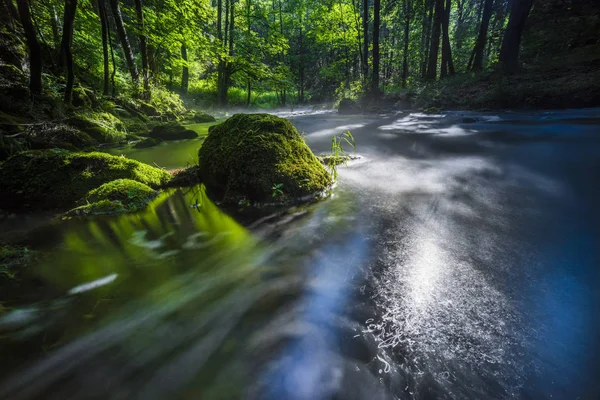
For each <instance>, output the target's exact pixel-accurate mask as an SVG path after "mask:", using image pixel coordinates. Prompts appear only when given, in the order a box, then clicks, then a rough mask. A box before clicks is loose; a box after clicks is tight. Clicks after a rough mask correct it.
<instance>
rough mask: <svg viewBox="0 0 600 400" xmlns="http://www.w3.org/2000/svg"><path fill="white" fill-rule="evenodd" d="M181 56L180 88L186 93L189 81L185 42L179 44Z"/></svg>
mask: <svg viewBox="0 0 600 400" xmlns="http://www.w3.org/2000/svg"><path fill="white" fill-rule="evenodd" d="M181 58H182V59H183V69H182V71H181V90H182V91H183V93H185V94H187V92H188V85H189V81H190V70H189V68H188V55H187V47H186V45H185V42H183V43H182V44H181Z"/></svg>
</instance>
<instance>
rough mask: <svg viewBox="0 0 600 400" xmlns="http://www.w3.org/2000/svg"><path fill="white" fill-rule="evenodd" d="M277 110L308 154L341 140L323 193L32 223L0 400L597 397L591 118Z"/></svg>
mask: <svg viewBox="0 0 600 400" xmlns="http://www.w3.org/2000/svg"><path fill="white" fill-rule="evenodd" d="M287 116H288V117H290V118H291V120H292V121H293V123H294V124H295V125H296V126H297V127H298V129H299V130H300V131H302V132H303V133H304V135H305V138H306V140H307V142H308V143H309V145H310V146H311V148H313V150H314V151H315V152H317V153H318V152H325V151H327V149H328V146H329V144H330V141H331V136H332V135H334V134H337V133H341V132H343V131H345V130H350V131H351V132H352V133H353V135H354V136H355V138H356V142H357V146H358V152H359V153H360V155H361V156H362V158H361V159H360V160H357V161H354V162H351V163H350V164H349V166H348V167H342V168H340V169H339V174H340V176H339V184H338V185H337V187H336V189H335V190H334V193H333V196H332V197H331V198H329V199H326V200H324V201H322V202H319V203H317V204H313V205H309V206H305V207H302V208H297V209H292V210H288V211H287V212H286V213H283V214H282V215H275V216H272V217H271V218H269V217H267V218H262V219H259V220H257V216H256V215H245V214H241V215H240V214H237V213H235V212H233V214H234V215H235V217H236V218H237V221H238V222H236V220H234V219H233V218H231V217H230V216H228V215H227V214H225V213H224V212H222V211H221V210H219V209H218V208H217V207H216V206H214V205H213V204H212V203H211V202H210V200H208V199H207V198H206V196H205V195H204V193H203V191H202V189H201V188H194V189H190V190H187V191H184V190H176V191H173V192H170V193H168V194H165V195H163V196H162V197H161V198H159V199H157V200H156V201H155V202H154V203H153V205H152V206H151V207H150V208H149V209H148V210H146V211H144V212H141V213H139V214H135V215H125V216H115V217H105V218H96V219H92V220H76V219H72V220H68V221H63V222H60V223H55V224H53V225H51V226H47V227H44V228H39V229H36V230H34V231H33V232H31V233H30V234H29V241H30V243H33V244H35V245H36V246H38V247H41V248H45V249H47V250H48V251H49V252H50V255H49V256H48V257H46V258H45V260H44V261H43V262H42V263H41V265H39V266H38V267H36V268H35V271H34V272H35V274H36V275H37V276H38V279H39V282H40V297H41V298H42V299H43V301H40V302H37V303H35V304H31V305H29V306H28V307H23V309H20V310H17V311H14V312H12V313H10V314H8V315H5V316H3V317H2V318H0V335H2V336H1V337H2V339H1V340H0V357H1V359H2V362H1V363H0V366H1V373H2V375H0V376H3V377H6V380H5V381H4V383H3V384H0V398H10V399H29V398H40V399H66V398H86V399H95V398H98V399H107V398H114V399H121V398H127V399H138V398H139V399H173V398H181V399H188V398H207V399H230V398H249V399H282V398H286V399H331V398H333V399H395V398H414V399H438V398H448V399H452V398H460V399H463V398H472V399H480V398H494V399H505V398H519V399H521V398H522V399H544V398H560V399H563V398H573V399H576V398H581V399H597V398H599V397H600V381H598V379H597V378H598V376H600V358H599V357H598V356H599V355H600V290H599V289H598V288H599V287H600V268H599V266H600V246H599V245H600V212H599V211H598V208H597V205H598V204H599V203H600V202H599V200H600V180H599V179H598V178H600V110H599V109H591V110H568V111H560V112H528V113H517V112H501V113H463V112H449V113H444V114H441V115H423V114H409V113H397V114H396V113H395V114H387V115H380V116H373V117H365V116H350V117H348V116H338V115H336V114H334V113H308V114H304V111H302V110H300V111H297V112H296V113H295V114H294V115H287ZM196 142H198V141H188V142H180V143H170V144H168V145H165V146H163V147H160V148H157V149H159V150H156V149H152V151H154V152H153V153H152V152H146V153H144V152H141V151H140V152H139V153H138V152H134V151H132V152H131V153H128V156H130V157H132V158H138V159H140V160H143V161H146V162H156V164H158V165H161V166H164V167H167V168H175V167H183V166H185V162H187V160H186V159H185V157H184V156H183V154H184V153H185V152H184V151H181V149H183V148H186V149H188V148H189V149H192V150H194V148H195V150H194V152H193V153H192V154H195V152H196V151H197V146H198V145H199V143H196ZM171 149H173V151H172V152H171ZM186 151H188V150H186ZM190 151H191V150H190ZM196 203H198V204H199V205H200V206H199V207H197V208H195V207H191V206H193V205H195V204H196Z"/></svg>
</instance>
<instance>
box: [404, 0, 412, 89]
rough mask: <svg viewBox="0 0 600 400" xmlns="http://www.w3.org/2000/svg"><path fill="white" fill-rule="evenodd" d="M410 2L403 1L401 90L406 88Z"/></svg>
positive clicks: (407, 0) (408, 0)
mask: <svg viewBox="0 0 600 400" xmlns="http://www.w3.org/2000/svg"><path fill="white" fill-rule="evenodd" d="M411 3H412V0H404V53H403V54H402V88H406V81H407V80H408V45H409V41H410V36H409V34H410V19H411V12H412V4H411Z"/></svg>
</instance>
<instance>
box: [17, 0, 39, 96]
mask: <svg viewBox="0 0 600 400" xmlns="http://www.w3.org/2000/svg"><path fill="white" fill-rule="evenodd" d="M17 7H18V9H19V19H20V20H21V25H22V26H23V32H24V33H25V38H26V40H27V50H28V52H29V90H30V91H31V94H32V95H35V94H38V93H40V92H41V91H42V46H40V42H39V41H38V39H37V36H36V33H35V28H34V26H33V22H32V21H31V13H30V8H29V1H28V0H17Z"/></svg>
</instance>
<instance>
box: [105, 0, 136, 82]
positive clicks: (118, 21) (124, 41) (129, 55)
mask: <svg viewBox="0 0 600 400" xmlns="http://www.w3.org/2000/svg"><path fill="white" fill-rule="evenodd" d="M110 8H111V10H112V15H113V19H114V21H115V27H116V28H117V35H118V36H119V40H120V41H121V47H123V55H124V56H125V61H126V62H127V68H128V69H129V73H130V75H131V80H132V81H133V83H134V85H136V86H137V85H138V84H139V82H140V74H139V72H138V69H137V67H136V65H135V59H134V58H133V51H131V45H130V44H129V39H128V38H127V31H126V30H125V24H124V23H123V15H122V14H121V7H120V6H119V0H110Z"/></svg>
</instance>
